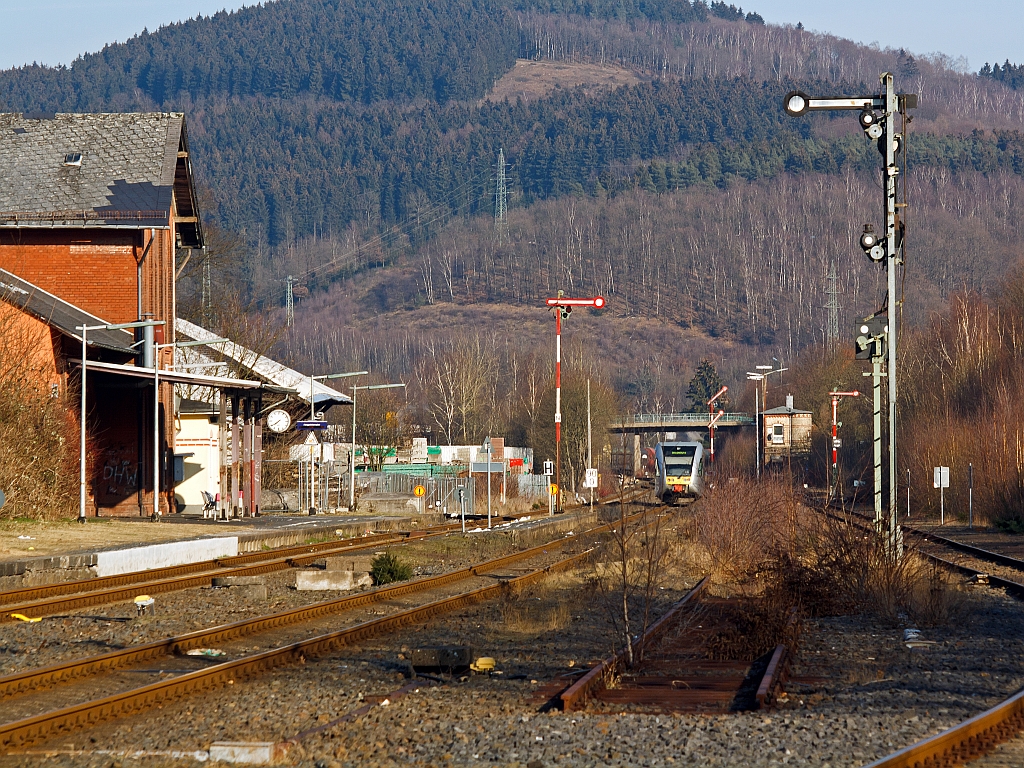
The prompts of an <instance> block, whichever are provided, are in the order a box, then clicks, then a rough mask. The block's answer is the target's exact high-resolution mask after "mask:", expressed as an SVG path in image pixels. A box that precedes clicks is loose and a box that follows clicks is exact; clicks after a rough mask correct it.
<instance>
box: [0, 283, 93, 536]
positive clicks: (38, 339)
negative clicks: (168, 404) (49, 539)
mask: <svg viewBox="0 0 1024 768" xmlns="http://www.w3.org/2000/svg"><path fill="white" fill-rule="evenodd" d="M51 344H52V341H51V339H50V334H49V332H48V330H47V329H46V328H44V327H42V326H41V325H37V324H35V323H34V322H33V321H31V320H30V319H29V318H28V316H26V315H23V314H22V313H20V312H18V311H16V310H14V309H12V308H11V307H10V306H8V305H7V304H4V303H3V302H2V301H0V490H2V491H3V492H4V495H5V496H6V498H7V501H6V503H5V505H4V507H3V509H0V519H3V518H6V519H12V518H33V519H37V520H42V519H56V518H60V517H66V516H68V515H70V514H71V513H72V512H73V510H74V509H75V507H76V505H77V503H78V425H77V422H76V420H75V418H74V415H73V414H72V413H71V412H69V410H68V407H67V406H68V403H67V397H66V393H65V392H63V391H62V390H63V388H60V389H59V390H58V392H57V393H56V395H54V393H52V392H51V384H55V383H57V378H56V377H55V376H54V375H53V373H52V370H50V369H49V368H48V365H47V355H48V354H49V350H50V349H51Z"/></svg>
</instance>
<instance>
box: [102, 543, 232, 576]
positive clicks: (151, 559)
mask: <svg viewBox="0 0 1024 768" xmlns="http://www.w3.org/2000/svg"><path fill="white" fill-rule="evenodd" d="M237 554H238V537H237V536H223V537H218V538H212V539H194V540H192V541H172V542H168V543H166V544H151V545H149V546H145V547H131V548H129V549H114V550H108V551H105V552H97V553H96V575H97V576H117V575H118V574H121V573H130V572H132V571H145V570H149V569H150V568H164V567H166V566H170V565H185V564H187V563H198V562H201V561H203V560H213V559H215V558H218V557H234V556H235V555H237Z"/></svg>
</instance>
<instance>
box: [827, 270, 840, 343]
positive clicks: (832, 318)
mask: <svg viewBox="0 0 1024 768" xmlns="http://www.w3.org/2000/svg"><path fill="white" fill-rule="evenodd" d="M838 283H839V275H838V274H836V263H835V262H834V261H832V262H830V263H829V269H828V288H827V289H826V290H825V293H826V294H827V295H828V302H827V303H826V304H825V309H827V310H828V325H827V326H826V328H825V347H826V348H827V349H828V351H829V352H835V351H836V347H837V346H838V344H839V287H838Z"/></svg>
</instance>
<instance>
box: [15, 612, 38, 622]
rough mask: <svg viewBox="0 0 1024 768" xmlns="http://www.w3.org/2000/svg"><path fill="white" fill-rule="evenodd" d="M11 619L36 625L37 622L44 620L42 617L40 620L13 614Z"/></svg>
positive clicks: (21, 614)
mask: <svg viewBox="0 0 1024 768" xmlns="http://www.w3.org/2000/svg"><path fill="white" fill-rule="evenodd" d="M11 618H12V619H17V620H18V621H27V622H28V623H29V624H35V623H36V622H37V621H42V620H43V619H42V617H40V618H38V619H30V618H29V617H28V616H26V615H25V614H23V613H12V614H11Z"/></svg>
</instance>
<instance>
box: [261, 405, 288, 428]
mask: <svg viewBox="0 0 1024 768" xmlns="http://www.w3.org/2000/svg"><path fill="white" fill-rule="evenodd" d="M291 425H292V417H291V416H289V415H288V411H282V410H281V409H280V408H278V409H277V410H276V411H271V412H270V413H269V414H268V415H267V426H268V427H270V429H271V431H273V432H284V431H285V430H286V429H288V427H290V426H291Z"/></svg>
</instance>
